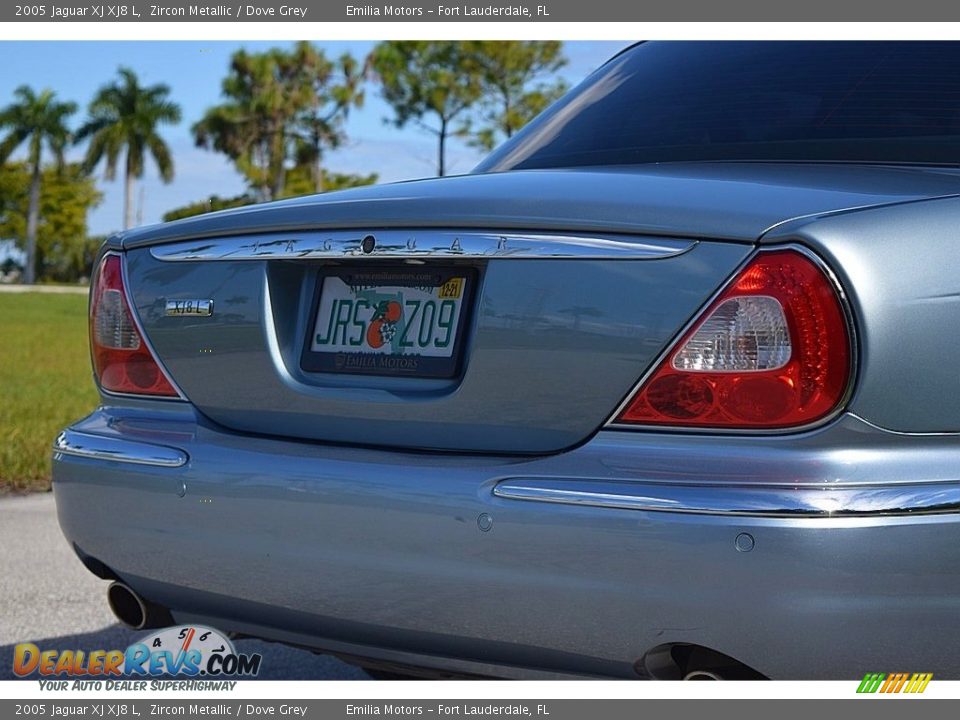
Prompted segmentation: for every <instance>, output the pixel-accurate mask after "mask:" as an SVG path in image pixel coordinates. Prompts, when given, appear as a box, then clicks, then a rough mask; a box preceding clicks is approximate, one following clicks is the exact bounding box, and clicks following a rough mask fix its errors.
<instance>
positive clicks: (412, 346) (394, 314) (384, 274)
mask: <svg viewBox="0 0 960 720" xmlns="http://www.w3.org/2000/svg"><path fill="white" fill-rule="evenodd" d="M473 281H474V271H473V270H472V269H469V268H462V269H452V268H448V269H444V270H421V269H411V270H406V269H402V270H391V271H383V270H377V271H335V272H329V273H325V274H323V275H322V276H321V277H320V280H319V283H318V284H319V289H318V293H317V297H316V299H315V304H314V307H315V308H316V310H315V313H314V319H313V322H312V323H311V325H310V328H311V332H310V335H309V337H308V338H307V342H306V345H305V347H304V353H303V357H302V363H301V364H302V366H303V368H304V369H305V370H308V371H313V372H338V373H365V374H375V375H411V376H419V377H453V376H455V375H457V374H458V372H459V364H460V346H461V344H462V343H461V340H462V336H463V331H464V328H465V326H466V315H467V312H468V310H469V305H470V298H471V297H472V292H473V287H472V286H473Z"/></svg>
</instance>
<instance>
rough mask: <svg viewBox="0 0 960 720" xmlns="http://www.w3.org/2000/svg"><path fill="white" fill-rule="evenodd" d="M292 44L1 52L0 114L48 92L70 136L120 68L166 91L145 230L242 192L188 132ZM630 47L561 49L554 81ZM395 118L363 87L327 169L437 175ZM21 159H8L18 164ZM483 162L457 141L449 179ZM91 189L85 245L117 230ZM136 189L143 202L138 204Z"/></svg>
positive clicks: (429, 147) (116, 204) (116, 197)
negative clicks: (166, 175)
mask: <svg viewBox="0 0 960 720" xmlns="http://www.w3.org/2000/svg"><path fill="white" fill-rule="evenodd" d="M278 45H279V46H285V45H286V46H289V45H292V43H287V44H285V43H277V42H234V41H230V42H201V41H197V42H173V41H157V42H140V41H138V42H120V41H114V42H106V41H97V42H82V41H78V42H0V67H3V68H4V72H3V73H0V107H5V106H6V105H7V104H9V103H10V102H12V101H13V91H14V90H15V89H16V88H17V87H18V86H19V85H23V84H27V85H31V86H33V87H34V88H35V89H36V90H40V89H42V88H50V89H52V90H53V91H54V92H56V93H57V95H58V96H59V98H60V99H61V100H72V101H74V102H76V103H77V105H78V106H79V108H80V110H79V111H78V112H77V114H76V115H74V117H73V121H72V125H73V128H74V129H75V128H76V127H78V126H79V125H80V124H81V123H82V122H83V120H84V119H85V117H86V106H87V103H89V101H90V99H91V98H92V97H93V95H94V94H95V92H96V91H97V90H98V89H99V88H100V87H101V86H102V85H104V84H106V83H108V82H111V81H112V80H113V79H114V77H115V75H116V70H117V68H118V67H119V66H121V65H126V66H128V67H131V68H133V70H134V71H135V72H136V73H137V74H138V75H139V77H140V80H141V83H143V84H154V83H159V82H163V83H166V84H167V85H169V86H170V88H171V99H173V100H174V101H176V102H177V103H179V104H180V106H181V108H182V111H183V120H182V121H181V122H180V124H179V125H176V126H166V127H164V128H163V130H162V133H163V136H164V138H165V139H166V141H167V143H168V145H169V146H170V148H171V150H172V153H173V160H174V169H175V172H176V177H175V179H174V180H173V182H172V183H170V184H168V185H165V184H164V183H163V182H161V180H160V179H159V176H158V174H157V171H156V168H155V166H154V165H153V163H152V161H148V163H147V171H146V174H145V175H144V178H143V180H142V181H140V182H139V183H138V185H137V189H136V191H135V192H136V196H135V197H136V198H137V200H139V199H140V198H141V197H142V199H143V203H142V209H141V212H142V219H143V224H150V223H155V222H160V218H161V216H162V215H163V213H165V212H166V211H168V210H170V209H172V208H175V207H178V206H182V205H186V204H188V203H191V202H196V201H198V200H202V199H205V198H207V197H209V196H210V195H212V194H215V195H220V196H221V197H229V196H232V195H239V194H241V193H242V192H244V190H245V186H244V182H243V180H242V178H241V177H240V175H239V174H238V173H237V172H236V171H235V170H234V168H233V166H232V164H231V163H230V161H229V160H228V159H227V158H226V157H225V156H223V155H220V154H218V153H214V152H212V151H208V150H203V149H200V148H197V147H195V146H194V142H193V139H192V137H191V135H190V126H191V125H193V123H194V122H196V121H197V120H199V119H200V117H201V116H202V115H203V113H204V111H205V110H206V109H207V108H208V107H210V106H211V105H215V104H217V103H219V102H221V97H220V85H221V81H222V79H223V77H224V75H225V74H226V71H227V67H228V64H229V59H230V55H231V54H232V53H233V52H234V51H235V50H237V49H239V48H241V47H243V48H246V49H247V50H250V51H258V50H264V49H267V48H269V47H275V46H278ZM316 45H317V46H318V47H320V48H322V49H323V50H324V52H326V54H327V56H328V57H336V56H339V55H341V54H342V53H344V52H349V53H351V54H353V55H354V56H355V57H358V58H361V57H365V56H366V55H367V54H368V53H369V52H370V50H371V49H372V48H373V46H374V43H373V42H318V43H316ZM625 45H626V43H623V42H585V41H584V42H579V41H577V42H566V43H565V44H564V51H565V54H566V56H567V58H568V59H569V64H568V65H567V66H566V67H565V68H563V70H561V72H560V75H561V76H562V77H563V78H564V79H566V80H567V82H568V83H570V84H571V85H574V84H576V83H577V82H579V81H580V80H582V79H583V78H584V77H585V76H586V75H587V74H589V73H590V72H591V71H593V70H594V69H596V68H597V67H599V66H600V65H601V64H602V63H603V62H604V61H606V60H607V59H608V58H609V57H610V56H612V55H613V54H615V53H616V52H617V51H619V50H620V49H621V48H623V47H624V46H625ZM390 115H391V112H390V108H389V106H388V105H387V104H386V103H385V102H384V101H383V100H382V99H381V98H380V97H379V89H378V88H377V87H376V85H374V84H372V83H371V84H368V86H367V91H366V102H365V103H364V106H363V108H361V109H359V110H353V111H352V112H351V115H350V118H349V119H348V121H347V125H346V130H347V135H348V141H347V143H346V144H345V146H343V147H341V148H339V149H337V150H336V151H333V152H330V153H328V154H327V156H326V167H327V169H328V170H331V171H334V172H344V173H373V172H376V173H379V176H380V182H391V181H396V180H408V179H413V178H420V177H429V176H431V175H434V174H435V171H436V140H435V138H434V136H432V135H428V134H426V133H424V132H423V131H420V130H417V129H416V128H415V127H414V126H412V125H410V126H408V127H406V128H404V129H397V128H395V127H393V126H392V125H389V124H387V123H385V122H384V118H387V117H389V116H390ZM84 150H85V147H84V146H83V145H80V146H76V147H74V148H71V149H70V151H69V152H68V154H67V159H68V160H80V159H82V157H83V153H84ZM23 156H24V151H23V150H22V149H21V150H20V151H18V153H17V154H15V155H14V159H21V158H22V157H23ZM481 158H482V154H481V153H479V152H478V151H476V150H475V149H473V148H470V147H467V146H466V145H464V144H463V143H461V142H459V141H456V140H454V141H452V142H450V143H448V151H447V168H448V170H447V173H448V174H451V175H452V174H458V173H465V172H469V171H470V170H471V168H473V166H474V165H476V163H477V162H479V161H480V159H481ZM97 182H98V185H99V187H100V190H101V191H102V192H103V194H104V199H103V202H102V203H101V205H100V206H99V207H97V208H95V209H94V210H92V211H91V213H90V215H89V218H88V222H89V232H90V234H91V235H102V234H109V233H111V232H113V231H115V230H118V229H120V228H121V226H122V222H123V183H122V178H121V177H120V173H118V178H117V180H115V181H114V182H107V181H106V180H104V178H103V168H102V166H101V167H100V168H98V170H97ZM141 188H142V195H141Z"/></svg>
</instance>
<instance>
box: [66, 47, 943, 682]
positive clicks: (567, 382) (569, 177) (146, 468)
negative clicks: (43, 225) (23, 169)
mask: <svg viewBox="0 0 960 720" xmlns="http://www.w3.org/2000/svg"><path fill="white" fill-rule="evenodd" d="M958 98H960V44H955V43H662V44H659V43H651V44H641V45H638V46H634V47H632V48H630V49H628V50H626V51H625V52H623V53H622V54H620V55H618V56H617V57H615V58H613V59H612V60H610V61H609V62H608V63H607V64H606V65H604V66H603V67H601V68H600V69H599V70H597V71H596V72H595V73H594V74H593V75H591V76H590V77H589V78H588V79H587V80H586V81H585V82H584V83H583V84H581V85H580V86H579V87H577V88H575V89H574V90H572V91H571V92H570V93H569V94H568V95H566V96H565V97H564V98H563V99H561V100H560V101H559V102H558V103H557V104H555V105H554V106H552V107H551V108H550V109H548V110H547V111H546V112H545V113H543V114H542V115H541V116H540V117H538V118H537V119H536V120H534V121H533V122H532V123H531V124H530V125H529V126H527V127H526V128H525V129H524V130H523V131H522V132H520V133H519V134H518V135H516V136H515V137H513V138H512V139H511V140H509V141H508V142H507V143H506V144H505V145H503V146H502V147H500V148H499V149H497V150H496V151H495V152H494V153H493V154H492V155H491V156H490V157H489V158H488V159H487V160H485V161H484V162H483V163H482V164H481V165H480V166H479V167H478V168H477V169H476V170H475V171H474V172H473V173H471V174H469V175H466V176H462V177H453V178H443V179H435V180H424V181H418V182H410V183H401V184H394V185H385V186H379V187H370V188H362V189H356V190H349V191H345V192H339V193H332V194H329V195H322V196H315V197H306V198H299V199H295V200H289V201H284V202H277V203H271V204H268V205H260V206H255V207H250V208H243V209H238V210H232V211H227V212H222V213H214V214H211V215H205V216H202V217H197V218H192V219H187V220H183V221H179V222H175V223H169V224H165V225H159V226H153V227H146V228H141V229H137V230H132V231H130V232H126V233H123V234H120V235H117V236H114V237H112V238H110V240H109V241H108V242H107V243H106V244H105V246H104V247H103V249H102V252H101V254H100V257H99V258H98V260H97V271H96V275H95V278H94V281H93V284H92V290H91V305H90V340H91V351H92V359H93V366H94V371H95V377H96V381H97V383H98V386H99V388H100V391H101V395H102V402H101V406H100V407H99V408H97V410H96V411H95V412H93V413H92V414H91V415H89V416H88V417H87V418H85V419H83V420H80V421H79V422H77V423H75V424H74V425H72V426H71V427H69V428H67V429H66V430H64V431H63V433H62V434H61V435H60V436H59V437H58V438H57V440H56V443H55V447H54V458H55V462H54V490H55V492H56V499H57V507H58V510H59V517H60V523H61V525H62V527H63V531H64V534H65V535H66V537H67V539H68V540H69V542H70V543H71V544H72V546H73V548H74V549H75V550H76V553H77V554H78V555H79V557H80V558H81V559H82V560H83V562H84V563H85V564H86V566H87V567H88V568H89V569H90V570H91V571H92V572H94V573H96V574H97V575H99V576H100V577H102V578H104V579H109V580H112V581H114V582H113V584H112V585H111V586H110V590H109V599H110V602H111V605H112V606H113V608H114V610H115V611H116V612H117V614H118V615H119V617H120V619H121V620H123V621H124V622H126V623H127V624H129V625H131V626H133V627H139V628H147V627H162V626H166V625H170V624H173V622H174V620H175V621H176V622H178V623H191V622H196V623H205V624H207V625H210V626H213V627H215V628H219V629H221V630H223V631H225V632H231V633H238V634H242V635H249V636H256V637H262V638H268V639H271V640H277V641H281V642H287V643H292V644H296V645H299V646H305V647H309V648H313V649H315V650H317V651H318V652H327V653H332V654H334V655H338V656H340V657H343V658H346V659H348V660H349V661H350V662H353V663H356V664H358V665H361V666H363V667H366V668H369V669H370V670H371V671H372V672H373V673H375V674H378V675H381V676H382V675H384V674H385V673H387V672H392V673H401V674H402V673H406V674H414V675H416V674H421V675H423V674H426V675H434V676H450V675H468V676H488V677H490V676H492V677H518V678H549V677H619V678H682V677H700V678H703V677H718V678H756V677H770V678H783V679H798V678H851V679H852V678H860V677H862V676H863V675H864V673H865V672H873V671H892V670H901V669H906V670H911V671H912V670H917V671H920V670H922V671H925V672H933V673H934V674H935V676H937V677H944V676H947V677H954V678H956V677H960V653H957V651H956V646H957V643H958V641H960V630H958V625H957V618H958V611H960V514H958V513H960V370H958V357H960V332H958V328H960V252H958V247H960V246H958V233H960V172H958V169H957V168H958V166H960V100H958Z"/></svg>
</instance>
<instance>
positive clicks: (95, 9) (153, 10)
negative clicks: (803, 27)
mask: <svg viewBox="0 0 960 720" xmlns="http://www.w3.org/2000/svg"><path fill="white" fill-rule="evenodd" d="M690 20H698V21H706V22H751V21H767V22H784V21H786V22H799V21H837V22H866V21H874V22H875V21H881V22H898V23H899V22H911V21H927V22H947V21H954V20H960V4H957V3H953V4H945V3H941V2H937V1H936V0H915V2H911V3H892V2H890V1H889V0H884V1H882V2H871V1H870V0H857V1H855V2H854V1H851V0H847V1H846V2H843V3H837V2H827V1H826V0H807V2H804V3H770V2H768V1H766V0H722V1H721V2H717V1H716V0H679V1H674V0H671V1H670V2H667V1H665V0H658V1H656V2H644V3H626V2H624V1H623V0H589V1H588V0H536V1H535V2H527V1H526V0H501V2H499V3H498V2H487V1H484V0H471V1H469V2H457V0H444V1H443V2H437V1H435V0H428V1H427V2H422V1H415V2H399V3H393V2H379V3H378V2H372V1H369V2H368V0H355V1H353V2H350V1H348V2H344V1H343V0H335V1H334V2H330V0H288V1H287V2H282V1H278V0H244V1H243V2H236V1H235V0H234V1H233V2H230V1H228V2H223V3H220V4H214V3H202V2H201V3H196V2H189V1H185V0H159V1H158V2H150V3H148V2H142V1H141V0H135V1H134V2H123V3H112V4H110V3H108V4H100V3H98V2H96V0H95V1H94V2H85V1H84V0H37V1H36V2H27V3H24V4H19V3H16V4H7V3H3V4H2V5H0V22H292V23H299V22H360V23H362V22H431V21H434V22H683V21H690Z"/></svg>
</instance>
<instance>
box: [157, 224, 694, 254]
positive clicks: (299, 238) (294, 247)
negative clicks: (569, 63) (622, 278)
mask: <svg viewBox="0 0 960 720" xmlns="http://www.w3.org/2000/svg"><path fill="white" fill-rule="evenodd" d="M696 244H697V242H696V241H695V240H675V239H668V238H653V237H641V236H629V235H580V234H577V235H562V234H552V233H530V232H507V233H497V232H481V231H468V232H454V231H452V230H423V231H415V230H376V231H372V232H367V233H365V232H359V231H356V230H352V231H340V232H331V233H320V232H309V233H296V234H284V235H280V234H265V235H240V236H236V237H223V238H212V239H203V240H187V241H180V242H175V243H171V244H169V245H158V246H156V247H152V248H150V254H151V255H153V257H155V258H156V259H157V260H163V261H167V262H184V261H186V262H200V261H211V260H325V259H327V260H330V259H340V260H343V259H351V260H357V259H359V260H364V259H371V260H376V259H381V260H383V259H396V260H418V259H427V258H442V259H452V258H516V259H533V260H548V259H553V260H557V259H577V260H603V259H622V260H657V259H661V258H668V257H673V256H675V255H680V254H682V253H685V252H686V251H688V250H690V249H691V248H693V247H694V246H695V245H696Z"/></svg>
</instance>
